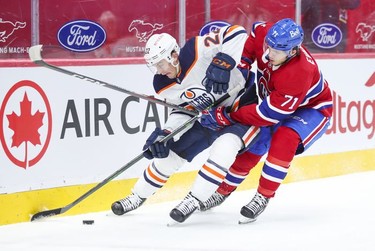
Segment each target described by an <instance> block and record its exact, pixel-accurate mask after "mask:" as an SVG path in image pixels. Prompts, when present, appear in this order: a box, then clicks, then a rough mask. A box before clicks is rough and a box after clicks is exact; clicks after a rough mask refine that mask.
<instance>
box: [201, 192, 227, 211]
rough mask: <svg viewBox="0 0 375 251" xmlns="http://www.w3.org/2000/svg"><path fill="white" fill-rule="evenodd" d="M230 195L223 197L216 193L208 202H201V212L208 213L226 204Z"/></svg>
mask: <svg viewBox="0 0 375 251" xmlns="http://www.w3.org/2000/svg"><path fill="white" fill-rule="evenodd" d="M228 196H229V195H222V194H221V193H218V192H215V193H214V194H213V195H211V197H210V198H208V199H207V200H206V201H203V202H199V211H202V212H204V211H207V210H209V209H211V208H213V207H217V206H219V205H221V203H223V202H224V200H225V199H226V198H227V197H228Z"/></svg>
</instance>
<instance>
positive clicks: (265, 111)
mask: <svg viewBox="0 0 375 251" xmlns="http://www.w3.org/2000/svg"><path fill="white" fill-rule="evenodd" d="M259 111H260V112H261V113H262V115H263V116H264V117H263V119H265V118H267V119H265V120H267V121H276V123H278V122H279V121H280V120H282V119H284V118H285V117H287V116H289V115H290V114H292V113H293V112H294V111H290V112H287V111H284V110H280V109H279V108H277V107H275V106H272V105H271V104H270V97H269V96H268V97H267V98H266V99H264V100H263V101H262V103H261V104H260V105H259Z"/></svg>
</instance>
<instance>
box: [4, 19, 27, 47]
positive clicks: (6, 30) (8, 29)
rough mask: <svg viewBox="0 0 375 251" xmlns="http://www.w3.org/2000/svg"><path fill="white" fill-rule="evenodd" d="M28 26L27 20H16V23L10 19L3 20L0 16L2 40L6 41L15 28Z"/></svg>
mask: <svg viewBox="0 0 375 251" xmlns="http://www.w3.org/2000/svg"><path fill="white" fill-rule="evenodd" d="M25 27H26V22H19V21H16V22H14V23H12V22H10V21H3V19H2V18H0V42H6V41H7V39H8V37H10V36H11V35H12V34H13V32H14V31H15V30H18V29H23V28H25Z"/></svg>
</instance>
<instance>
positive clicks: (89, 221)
mask: <svg viewBox="0 0 375 251" xmlns="http://www.w3.org/2000/svg"><path fill="white" fill-rule="evenodd" d="M82 223H83V224H84V225H92V224H94V220H84V221H82Z"/></svg>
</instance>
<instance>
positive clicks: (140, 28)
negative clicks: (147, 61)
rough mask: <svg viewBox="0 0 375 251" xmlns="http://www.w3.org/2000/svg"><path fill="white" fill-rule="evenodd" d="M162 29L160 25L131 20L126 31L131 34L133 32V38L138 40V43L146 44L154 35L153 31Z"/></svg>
mask: <svg viewBox="0 0 375 251" xmlns="http://www.w3.org/2000/svg"><path fill="white" fill-rule="evenodd" d="M162 28H163V25H162V24H157V23H155V24H151V23H145V22H144V21H143V20H133V21H132V22H131V24H130V25H129V27H128V31H129V32H132V31H133V30H135V32H136V34H135V36H136V37H137V38H138V41H139V42H146V41H147V40H148V38H149V37H151V35H152V34H153V33H154V31H157V30H161V29H162Z"/></svg>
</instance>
